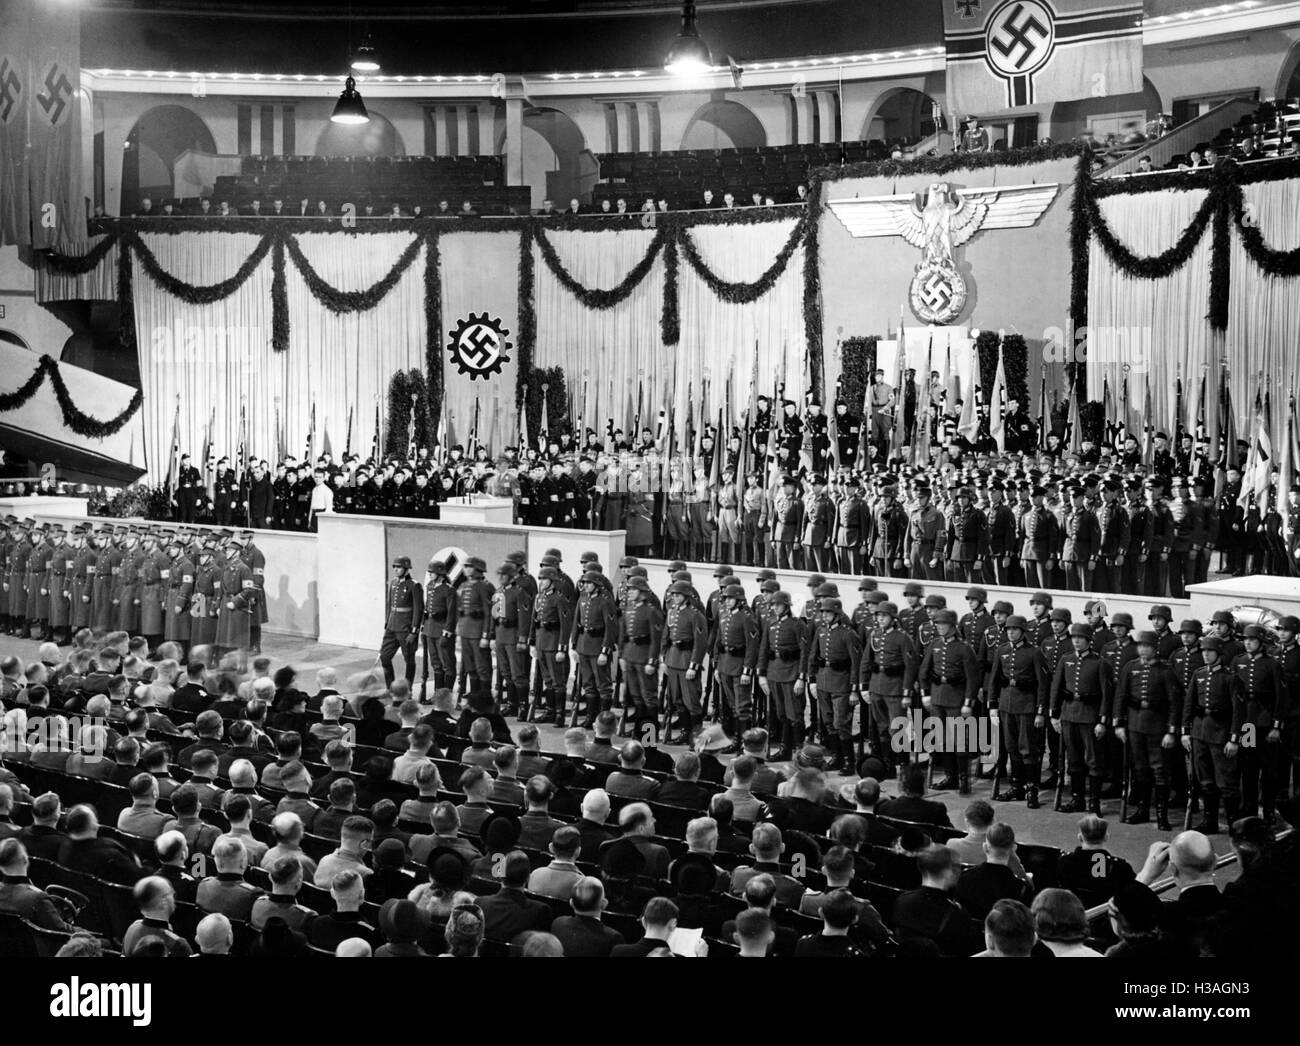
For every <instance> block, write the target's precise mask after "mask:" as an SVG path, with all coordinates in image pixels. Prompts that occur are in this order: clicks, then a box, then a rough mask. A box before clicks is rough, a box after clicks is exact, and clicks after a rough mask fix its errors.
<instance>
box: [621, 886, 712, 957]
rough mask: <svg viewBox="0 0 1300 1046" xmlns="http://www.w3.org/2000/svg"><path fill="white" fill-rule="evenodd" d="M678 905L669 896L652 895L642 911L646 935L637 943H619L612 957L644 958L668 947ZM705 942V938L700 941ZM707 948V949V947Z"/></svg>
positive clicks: (675, 926)
mask: <svg viewBox="0 0 1300 1046" xmlns="http://www.w3.org/2000/svg"><path fill="white" fill-rule="evenodd" d="M677 916H678V911H677V905H675V904H673V902H672V901H670V900H669V899H668V898H667V897H652V898H651V899H650V900H648V901H646V904H645V908H644V909H643V910H642V912H641V926H642V928H643V929H644V931H645V933H644V936H643V937H642V938H641V939H640V940H639V941H637V942H636V943H635V944H617V945H615V946H614V947H613V949H612V950H611V951H610V953H609V955H610V958H611V959H644V958H645V957H646V956H648V955H650V954H651V953H652V952H655V951H658V950H659V949H661V948H663V949H668V950H669V951H670V952H671V949H669V947H668V939H669V938H670V937H671V936H672V935H673V931H674V930H676V929H677ZM700 943H701V944H704V942H703V940H701V942H700ZM705 950H707V949H705Z"/></svg>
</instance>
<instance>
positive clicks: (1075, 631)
mask: <svg viewBox="0 0 1300 1046" xmlns="http://www.w3.org/2000/svg"><path fill="white" fill-rule="evenodd" d="M1070 644H1071V646H1073V648H1074V649H1073V650H1071V651H1070V652H1069V653H1068V654H1066V655H1065V656H1064V657H1062V658H1061V659H1060V660H1059V661H1058V662H1057V664H1056V674H1055V675H1054V677H1053V678H1052V691H1051V717H1052V729H1053V730H1055V731H1057V732H1058V733H1060V734H1061V735H1062V738H1063V741H1064V744H1065V757H1066V758H1065V761H1066V765H1067V768H1068V769H1069V772H1070V793H1071V797H1070V799H1069V800H1068V801H1067V802H1066V803H1065V804H1064V805H1062V806H1061V807H1060V809H1061V810H1062V811H1063V812H1065V813H1078V812H1079V811H1081V810H1083V809H1085V808H1086V809H1087V810H1088V811H1089V812H1090V813H1092V814H1095V815H1096V816H1098V817H1100V816H1101V770H1100V764H1099V763H1098V761H1097V748H1096V743H1097V742H1098V741H1100V740H1102V739H1104V738H1105V736H1106V724H1107V722H1108V720H1109V718H1110V709H1111V683H1110V677H1109V676H1108V675H1107V673H1106V671H1105V668H1104V665H1103V663H1102V660H1101V657H1100V656H1099V655H1097V654H1096V653H1095V652H1094V651H1093V650H1092V628H1091V626H1089V625H1086V624H1084V623H1083V622H1078V623H1076V624H1073V625H1071V626H1070ZM1085 777H1086V779H1087V781H1090V783H1091V789H1090V791H1089V792H1088V793H1087V796H1088V797H1087V798H1085V783H1086V782H1085Z"/></svg>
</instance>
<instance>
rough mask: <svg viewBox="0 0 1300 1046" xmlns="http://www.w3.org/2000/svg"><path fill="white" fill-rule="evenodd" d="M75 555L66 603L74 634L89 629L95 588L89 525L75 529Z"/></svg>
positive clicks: (92, 543)
mask: <svg viewBox="0 0 1300 1046" xmlns="http://www.w3.org/2000/svg"><path fill="white" fill-rule="evenodd" d="M76 548H77V553H76V555H75V556H74V557H73V560H72V569H71V571H70V573H69V576H68V588H69V594H68V602H69V605H70V610H71V630H72V633H73V634H75V633H76V632H77V631H78V630H79V629H82V628H90V627H91V625H92V618H91V599H92V598H93V595H94V588H95V560H96V559H97V558H98V551H97V550H96V548H95V541H94V533H93V531H92V529H91V525H90V524H89V523H83V524H81V526H79V527H78V528H77V539H76Z"/></svg>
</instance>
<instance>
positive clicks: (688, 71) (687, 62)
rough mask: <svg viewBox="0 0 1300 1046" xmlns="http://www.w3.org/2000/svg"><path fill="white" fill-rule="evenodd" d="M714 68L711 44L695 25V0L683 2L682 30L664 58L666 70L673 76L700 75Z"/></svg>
mask: <svg viewBox="0 0 1300 1046" xmlns="http://www.w3.org/2000/svg"><path fill="white" fill-rule="evenodd" d="M712 68H713V58H712V56H711V55H710V54H709V45H708V44H706V43H705V42H704V39H703V38H702V37H701V36H700V31H699V29H697V28H696V25H695V0H684V2H683V3H682V31H681V32H680V33H678V34H677V39H676V40H674V41H673V45H672V47H670V48H669V49H668V55H667V57H665V58H664V72H666V73H671V74H672V75H673V76H698V75H699V74H700V73H707V72H708V71H709V70H710V69H712Z"/></svg>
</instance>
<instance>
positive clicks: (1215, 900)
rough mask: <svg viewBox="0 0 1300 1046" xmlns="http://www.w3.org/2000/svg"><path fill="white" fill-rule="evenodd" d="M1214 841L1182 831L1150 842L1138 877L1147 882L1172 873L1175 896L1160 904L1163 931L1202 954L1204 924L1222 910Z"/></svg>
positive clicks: (1150, 882)
mask: <svg viewBox="0 0 1300 1046" xmlns="http://www.w3.org/2000/svg"><path fill="white" fill-rule="evenodd" d="M1215 863H1216V860H1215V856H1214V845H1213V844H1212V843H1211V842H1210V840H1209V839H1208V838H1207V837H1206V836H1204V835H1202V834H1201V833H1200V832H1181V833H1180V834H1178V835H1176V836H1174V840H1173V842H1171V843H1167V842H1164V841H1160V842H1155V843H1152V844H1151V849H1150V850H1149V851H1148V853H1147V859H1146V863H1145V864H1144V865H1143V866H1142V870H1141V871H1139V872H1138V874H1137V881H1138V882H1140V883H1144V884H1145V885H1147V886H1150V885H1151V884H1152V883H1154V882H1157V881H1159V880H1160V879H1163V878H1165V877H1166V876H1167V875H1169V874H1172V875H1173V878H1174V882H1175V883H1177V885H1178V898H1177V900H1175V901H1172V902H1169V903H1166V904H1163V905H1162V906H1161V907H1162V909H1163V910H1162V912H1161V923H1162V924H1163V926H1164V928H1165V930H1166V931H1168V932H1169V933H1170V934H1171V935H1173V936H1174V937H1176V938H1178V939H1180V940H1181V941H1183V942H1184V943H1187V944H1190V945H1191V946H1192V947H1193V948H1195V949H1197V950H1198V951H1200V952H1201V954H1204V938H1205V934H1206V928H1207V926H1208V924H1209V922H1210V920H1211V919H1213V918H1214V917H1215V916H1216V915H1218V913H1219V912H1220V911H1222V910H1223V894H1222V893H1221V892H1220V891H1219V887H1218V884H1217V883H1215V881H1214V866H1215Z"/></svg>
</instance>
